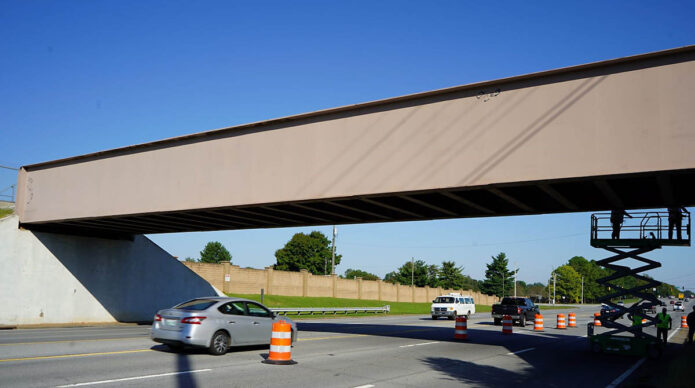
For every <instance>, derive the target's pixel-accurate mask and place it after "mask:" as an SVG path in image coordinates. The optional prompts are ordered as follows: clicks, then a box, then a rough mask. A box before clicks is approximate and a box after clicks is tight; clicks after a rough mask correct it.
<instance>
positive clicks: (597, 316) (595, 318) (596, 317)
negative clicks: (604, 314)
mask: <svg viewBox="0 0 695 388" xmlns="http://www.w3.org/2000/svg"><path fill="white" fill-rule="evenodd" d="M600 316H601V313H594V326H603V325H602V324H601V320H600V319H599V317H600Z"/></svg>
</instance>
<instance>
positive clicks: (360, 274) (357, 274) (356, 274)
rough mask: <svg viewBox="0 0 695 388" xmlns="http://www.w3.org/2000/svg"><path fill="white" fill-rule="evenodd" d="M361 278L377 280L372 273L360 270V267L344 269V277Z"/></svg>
mask: <svg viewBox="0 0 695 388" xmlns="http://www.w3.org/2000/svg"><path fill="white" fill-rule="evenodd" d="M354 278H362V279H363V280H379V277H378V276H376V275H374V274H373V273H369V272H366V271H362V270H361V269H351V268H350V269H348V270H347V271H345V279H354Z"/></svg>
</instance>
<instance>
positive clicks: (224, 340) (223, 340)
mask: <svg viewBox="0 0 695 388" xmlns="http://www.w3.org/2000/svg"><path fill="white" fill-rule="evenodd" d="M228 347H229V336H228V335H227V333H225V332H223V331H218V332H216V333H215V334H213V335H212V339H211V340H210V349H209V350H210V354H212V355H214V356H221V355H223V354H225V353H227V348H228Z"/></svg>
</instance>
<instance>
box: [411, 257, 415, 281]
mask: <svg viewBox="0 0 695 388" xmlns="http://www.w3.org/2000/svg"><path fill="white" fill-rule="evenodd" d="M413 284H415V258H414V257H411V258H410V287H412V286H413Z"/></svg>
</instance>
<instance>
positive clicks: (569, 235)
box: [343, 233, 586, 249]
mask: <svg viewBox="0 0 695 388" xmlns="http://www.w3.org/2000/svg"><path fill="white" fill-rule="evenodd" d="M576 236H586V233H573V234H566V235H561V236H553V237H545V238H536V239H529V240H517V241H505V242H493V243H484V244H478V243H471V244H459V245H439V246H434V245H400V244H394V245H380V244H355V243H347V242H344V243H343V244H344V245H352V246H358V247H369V248H394V247H398V248H429V249H436V248H470V247H486V246H493V245H505V244H523V243H529V242H536V241H547V240H556V239H561V238H568V237H576Z"/></svg>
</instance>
